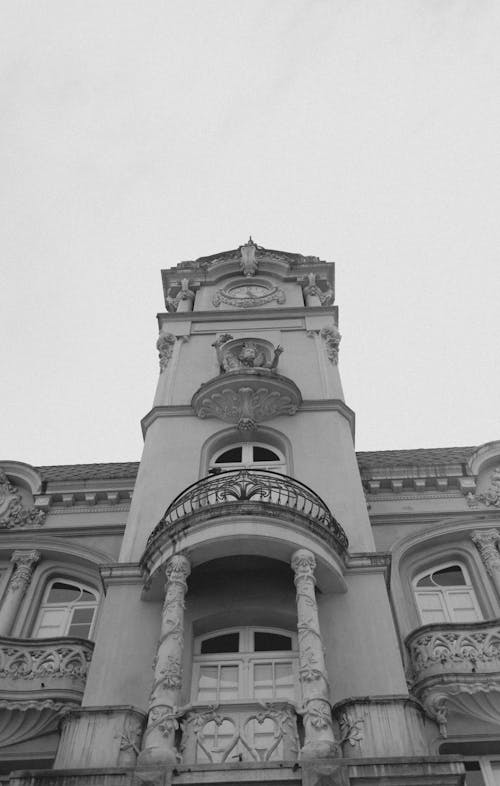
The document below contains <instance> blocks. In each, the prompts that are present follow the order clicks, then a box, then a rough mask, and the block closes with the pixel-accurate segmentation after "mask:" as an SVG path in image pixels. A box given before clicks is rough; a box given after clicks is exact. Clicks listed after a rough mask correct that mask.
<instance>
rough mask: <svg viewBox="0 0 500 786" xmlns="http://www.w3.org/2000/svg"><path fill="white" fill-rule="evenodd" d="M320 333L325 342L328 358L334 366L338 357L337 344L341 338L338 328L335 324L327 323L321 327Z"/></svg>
mask: <svg viewBox="0 0 500 786" xmlns="http://www.w3.org/2000/svg"><path fill="white" fill-rule="evenodd" d="M320 335H321V338H322V339H323V341H324V342H325V348H326V354H327V357H328V360H329V361H330V362H331V363H333V365H334V366H336V365H337V363H338V359H339V345H340V341H341V339H342V336H341V335H340V333H339V330H338V328H337V327H335V325H328V326H327V327H324V328H322V330H321V332H320Z"/></svg>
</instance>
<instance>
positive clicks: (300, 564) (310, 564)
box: [290, 549, 316, 583]
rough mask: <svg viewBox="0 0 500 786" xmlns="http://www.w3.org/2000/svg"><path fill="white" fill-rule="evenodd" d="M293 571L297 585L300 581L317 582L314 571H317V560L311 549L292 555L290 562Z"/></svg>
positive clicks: (299, 550) (300, 550)
mask: <svg viewBox="0 0 500 786" xmlns="http://www.w3.org/2000/svg"><path fill="white" fill-rule="evenodd" d="M290 564H291V566H292V570H293V572H294V573H295V583H297V581H299V579H311V580H312V581H315V578H314V571H315V570H316V558H315V556H314V554H313V553H312V551H309V549H298V551H296V552H294V554H292V559H291V560H290Z"/></svg>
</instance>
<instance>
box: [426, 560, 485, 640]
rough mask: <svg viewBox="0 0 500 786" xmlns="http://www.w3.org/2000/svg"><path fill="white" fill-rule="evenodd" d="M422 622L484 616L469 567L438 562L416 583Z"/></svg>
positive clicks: (473, 620)
mask: <svg viewBox="0 0 500 786" xmlns="http://www.w3.org/2000/svg"><path fill="white" fill-rule="evenodd" d="M413 587H414V592H415V599H416V602H417V606H418V610H419V613H420V618H421V620H422V624H423V625H426V624H427V623H429V622H476V621H477V620H481V619H483V615H482V614H481V610H480V608H479V604H478V602H477V598H476V594H475V592H474V588H473V586H472V583H471V580H470V578H469V575H468V573H467V570H466V569H465V567H464V566H463V565H459V564H458V563H451V562H449V563H446V564H443V565H438V566H436V567H435V568H433V569H432V570H428V571H426V572H425V573H420V574H419V575H418V576H417V577H416V578H415V580H414V582H413Z"/></svg>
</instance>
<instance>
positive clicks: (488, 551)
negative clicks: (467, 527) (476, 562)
mask: <svg viewBox="0 0 500 786" xmlns="http://www.w3.org/2000/svg"><path fill="white" fill-rule="evenodd" d="M472 541H473V543H474V544H475V545H476V547H477V550H478V551H479V553H480V555H481V559H482V561H483V562H484V565H485V567H486V570H487V571H488V573H489V574H490V576H491V578H492V579H493V583H494V585H495V587H496V590H497V592H498V594H499V595H500V552H499V551H498V542H499V541H500V532H498V530H496V529H487V530H484V529H478V530H476V531H475V532H473V533H472Z"/></svg>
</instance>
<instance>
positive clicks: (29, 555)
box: [0, 550, 41, 636]
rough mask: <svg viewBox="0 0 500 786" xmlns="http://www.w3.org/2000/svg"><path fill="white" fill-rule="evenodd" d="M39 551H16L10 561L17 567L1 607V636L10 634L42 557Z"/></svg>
mask: <svg viewBox="0 0 500 786" xmlns="http://www.w3.org/2000/svg"><path fill="white" fill-rule="evenodd" d="M40 557H41V554H40V552H39V551H34V550H33V551H14V553H13V554H12V557H11V558H10V561H11V562H13V563H14V565H15V568H14V571H13V572H12V575H11V577H10V579H9V583H8V585H7V591H6V593H5V596H4V599H3V602H2V607H1V608H0V636H8V635H9V633H10V632H11V630H12V625H13V624H14V620H15V619H16V617H17V612H18V611H19V606H20V605H21V601H22V599H23V598H24V593H25V592H26V590H27V588H28V586H29V583H30V581H31V577H32V575H33V569H34V567H35V565H36V563H37V562H38V560H39V559H40Z"/></svg>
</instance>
